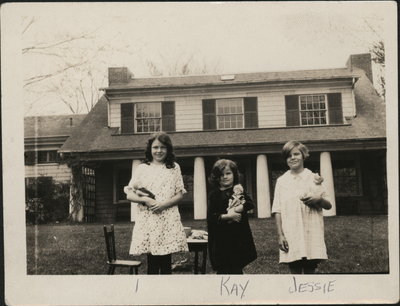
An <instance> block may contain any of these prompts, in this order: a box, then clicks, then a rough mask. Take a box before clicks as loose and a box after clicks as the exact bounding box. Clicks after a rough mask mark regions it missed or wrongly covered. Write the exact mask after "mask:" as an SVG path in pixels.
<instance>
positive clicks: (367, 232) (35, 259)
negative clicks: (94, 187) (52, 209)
mask: <svg viewBox="0 0 400 306" xmlns="http://www.w3.org/2000/svg"><path fill="white" fill-rule="evenodd" d="M387 219H388V218H387V216H336V217H328V218H325V241H326V245H327V249H328V256H329V260H327V261H325V262H323V263H321V264H320V266H319V268H318V273H335V274H336V273H388V272H389V253H388V222H387ZM183 224H184V225H185V226H191V227H192V228H194V229H203V230H206V222H205V220H193V221H183ZM250 224H251V228H252V232H253V237H254V240H255V243H256V248H257V252H258V258H257V260H255V261H254V262H252V263H251V264H249V265H248V266H247V267H246V268H245V273H246V274H287V273H289V270H288V268H287V266H286V265H279V264H278V248H277V239H276V230H275V223H274V220H273V219H272V218H269V219H250ZM132 228H133V224H132V223H128V222H126V223H117V224H115V237H116V250H117V256H118V257H121V258H125V259H128V258H130V259H139V260H141V261H142V262H143V265H142V266H141V267H140V268H139V274H145V273H146V256H145V255H141V256H136V257H133V256H130V255H129V254H128V251H129V245H130V241H131V235H132ZM26 237H27V239H26V241H27V267H28V271H27V272H28V274H38V275H71V274H83V275H90V274H107V265H106V249H105V242H104V236H103V224H51V225H37V226H35V225H28V226H27V231H26ZM182 260H187V263H186V264H184V265H182V266H178V267H177V268H176V270H174V272H173V273H174V274H191V273H192V270H191V264H192V262H193V254H188V253H179V254H174V255H173V257H172V261H173V262H178V261H182ZM116 273H123V274H125V273H128V269H126V270H122V269H119V268H117V270H116ZM207 273H214V272H213V271H212V269H211V267H210V265H209V262H207Z"/></svg>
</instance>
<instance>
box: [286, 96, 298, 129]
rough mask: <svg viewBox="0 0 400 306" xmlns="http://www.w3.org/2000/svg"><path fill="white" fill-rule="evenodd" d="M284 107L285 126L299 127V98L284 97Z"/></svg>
mask: <svg viewBox="0 0 400 306" xmlns="http://www.w3.org/2000/svg"><path fill="white" fill-rule="evenodd" d="M285 105H286V126H299V125H300V114H299V96H298V95H290V96H285Z"/></svg>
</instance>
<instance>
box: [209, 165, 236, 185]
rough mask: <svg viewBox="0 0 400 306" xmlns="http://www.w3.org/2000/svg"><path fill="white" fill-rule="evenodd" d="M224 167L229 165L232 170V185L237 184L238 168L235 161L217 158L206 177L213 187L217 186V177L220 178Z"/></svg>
mask: <svg viewBox="0 0 400 306" xmlns="http://www.w3.org/2000/svg"><path fill="white" fill-rule="evenodd" d="M226 167H229V169H231V170H232V172H233V185H236V184H239V170H238V167H237V165H236V163H235V162H234V161H231V160H230V159H219V160H217V161H216V162H215V164H214V166H213V168H212V170H211V174H210V177H209V178H208V181H209V182H210V184H211V185H212V186H213V187H215V188H218V187H219V179H220V178H221V175H222V171H224V169H225V168H226Z"/></svg>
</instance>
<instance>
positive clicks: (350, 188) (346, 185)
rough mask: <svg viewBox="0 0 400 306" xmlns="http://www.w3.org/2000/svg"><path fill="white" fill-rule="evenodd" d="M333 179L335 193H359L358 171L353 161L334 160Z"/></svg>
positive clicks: (350, 194) (345, 194)
mask: <svg viewBox="0 0 400 306" xmlns="http://www.w3.org/2000/svg"><path fill="white" fill-rule="evenodd" d="M333 180H334V185H335V193H336V195H338V196H358V195H361V182H360V173H359V168H358V167H357V165H356V162H355V161H352V160H346V161H345V160H343V161H337V162H335V164H334V168H333Z"/></svg>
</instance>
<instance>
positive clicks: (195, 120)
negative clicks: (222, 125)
mask: <svg viewBox="0 0 400 306" xmlns="http://www.w3.org/2000/svg"><path fill="white" fill-rule="evenodd" d="M175 107H176V113H175V115H176V117H175V118H176V130H177V131H194V130H197V131H198V130H201V129H202V128H203V114H202V104H201V99H200V98H199V97H198V96H195V97H182V98H176V99H175Z"/></svg>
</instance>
